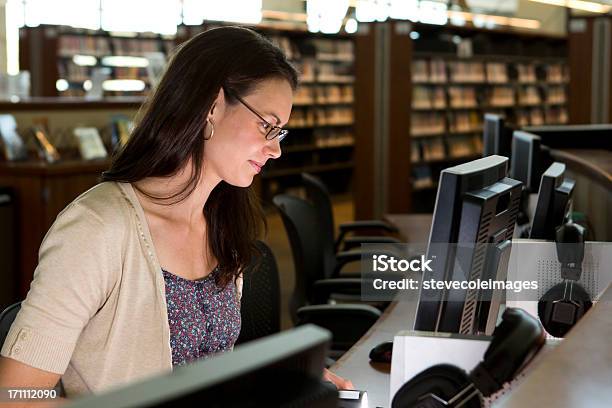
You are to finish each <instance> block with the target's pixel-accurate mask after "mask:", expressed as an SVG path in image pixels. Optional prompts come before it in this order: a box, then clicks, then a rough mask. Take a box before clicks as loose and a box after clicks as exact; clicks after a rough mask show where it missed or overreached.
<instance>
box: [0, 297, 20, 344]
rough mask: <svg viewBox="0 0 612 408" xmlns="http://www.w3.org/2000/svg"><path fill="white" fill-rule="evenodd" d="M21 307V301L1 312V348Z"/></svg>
mask: <svg viewBox="0 0 612 408" xmlns="http://www.w3.org/2000/svg"><path fill="white" fill-rule="evenodd" d="M20 309H21V302H17V303H13V304H12V305H10V306H9V307H7V308H6V309H4V310H3V311H2V313H0V348H1V347H2V345H3V344H4V340H6V336H7V334H8V332H9V330H10V329H11V326H12V325H13V322H14V321H15V317H17V313H19V310H20Z"/></svg>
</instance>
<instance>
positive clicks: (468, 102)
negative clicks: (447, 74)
mask: <svg viewBox="0 0 612 408" xmlns="http://www.w3.org/2000/svg"><path fill="white" fill-rule="evenodd" d="M448 96H449V99H450V106H451V107H453V108H475V107H477V106H478V101H477V99H476V89H475V88H474V87H472V86H466V87H464V86H451V87H449V88H448Z"/></svg>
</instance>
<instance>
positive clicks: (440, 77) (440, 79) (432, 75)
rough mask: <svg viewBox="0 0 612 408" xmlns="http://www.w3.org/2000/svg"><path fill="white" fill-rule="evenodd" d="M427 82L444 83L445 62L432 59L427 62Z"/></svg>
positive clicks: (445, 78) (445, 79)
mask: <svg viewBox="0 0 612 408" xmlns="http://www.w3.org/2000/svg"><path fill="white" fill-rule="evenodd" d="M429 80H430V81H431V82H435V83H445V82H446V81H447V77H446V62H445V61H444V60H442V59H432V60H431V61H430V62H429Z"/></svg>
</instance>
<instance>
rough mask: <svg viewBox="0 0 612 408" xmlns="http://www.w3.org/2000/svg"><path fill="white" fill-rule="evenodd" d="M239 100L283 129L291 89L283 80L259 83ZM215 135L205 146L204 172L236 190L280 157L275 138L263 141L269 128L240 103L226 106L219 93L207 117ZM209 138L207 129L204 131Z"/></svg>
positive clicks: (290, 101)
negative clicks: (269, 162) (271, 161)
mask: <svg viewBox="0 0 612 408" xmlns="http://www.w3.org/2000/svg"><path fill="white" fill-rule="evenodd" d="M242 100H243V101H244V102H245V103H246V104H248V105H249V106H250V107H251V108H252V109H253V110H254V111H256V112H257V113H258V114H259V115H260V116H261V117H262V118H263V119H265V121H267V122H268V123H270V124H272V125H276V126H280V127H283V126H285V125H286V124H287V121H288V120H289V115H290V114H291V107H292V100H293V90H292V89H291V86H290V85H289V83H288V82H287V81H286V80H284V79H269V80H265V81H263V82H261V83H260V84H259V85H258V86H257V87H256V88H255V89H254V90H253V92H251V93H250V94H248V95H245V96H244V97H242ZM208 117H209V118H210V120H211V122H212V123H213V126H214V134H213V135H212V137H211V138H210V139H209V140H206V142H205V145H204V166H205V168H204V172H203V174H205V175H206V174H207V173H208V174H210V172H212V173H213V174H214V175H216V176H217V177H218V178H220V179H221V180H223V181H225V182H226V183H228V184H231V185H233V186H237V187H248V186H249V185H251V183H252V182H253V177H254V176H255V175H256V174H258V173H259V172H260V171H261V170H262V167H263V166H264V165H265V164H266V162H267V161H268V160H270V159H277V158H278V157H280V155H281V148H280V144H279V141H278V138H274V139H272V140H267V139H266V137H265V136H266V133H267V131H268V125H267V124H266V123H265V122H264V121H262V120H261V119H260V118H259V117H258V116H257V115H256V114H255V113H253V112H252V111H251V110H250V109H249V108H247V107H246V106H245V105H244V104H242V103H240V102H238V101H237V102H236V103H235V104H233V105H228V104H227V99H226V96H225V95H224V93H223V91H221V92H220V94H219V97H218V98H217V102H216V103H215V105H214V108H213V109H212V112H211V114H210V115H209V116H208ZM204 132H205V135H206V136H208V135H210V128H209V126H208V125H207V128H206V129H205V130H204Z"/></svg>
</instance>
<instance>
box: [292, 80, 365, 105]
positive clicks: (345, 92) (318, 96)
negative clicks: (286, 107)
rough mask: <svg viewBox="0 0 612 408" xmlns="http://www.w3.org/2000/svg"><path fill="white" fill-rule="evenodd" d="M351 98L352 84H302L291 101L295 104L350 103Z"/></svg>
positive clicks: (352, 97) (352, 96)
mask: <svg viewBox="0 0 612 408" xmlns="http://www.w3.org/2000/svg"><path fill="white" fill-rule="evenodd" d="M353 100H354V94H353V86H352V85H332V84H328V85H319V86H302V87H299V88H298V90H297V91H296V92H295V95H294V97H293V103H294V104H296V105H309V104H317V103H319V104H326V103H328V104H333V103H352V102H353Z"/></svg>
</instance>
